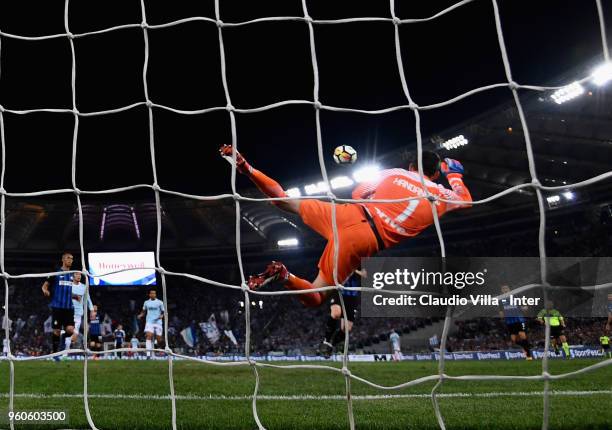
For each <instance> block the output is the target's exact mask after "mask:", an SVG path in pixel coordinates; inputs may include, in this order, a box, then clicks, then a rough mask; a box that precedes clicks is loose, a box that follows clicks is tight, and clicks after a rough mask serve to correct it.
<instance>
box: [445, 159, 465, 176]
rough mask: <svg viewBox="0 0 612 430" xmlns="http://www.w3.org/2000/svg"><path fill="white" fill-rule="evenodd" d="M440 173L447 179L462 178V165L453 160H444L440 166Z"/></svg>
mask: <svg viewBox="0 0 612 430" xmlns="http://www.w3.org/2000/svg"><path fill="white" fill-rule="evenodd" d="M440 171H441V172H442V174H443V175H444V176H446V177H447V178H448V177H451V178H452V177H453V176H455V177H459V178H460V177H462V176H463V173H464V168H463V164H461V163H460V162H459V161H458V160H455V159H453V158H445V159H444V161H443V162H442V164H441V165H440Z"/></svg>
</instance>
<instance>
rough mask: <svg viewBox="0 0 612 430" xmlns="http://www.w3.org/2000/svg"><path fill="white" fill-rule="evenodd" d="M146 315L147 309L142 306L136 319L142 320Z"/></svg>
mask: <svg viewBox="0 0 612 430" xmlns="http://www.w3.org/2000/svg"><path fill="white" fill-rule="evenodd" d="M146 314H147V309H146V308H145V307H144V305H143V306H142V311H141V312H140V313H139V314H138V319H139V320H140V319H142V318H143V317H144V316H145V315H146Z"/></svg>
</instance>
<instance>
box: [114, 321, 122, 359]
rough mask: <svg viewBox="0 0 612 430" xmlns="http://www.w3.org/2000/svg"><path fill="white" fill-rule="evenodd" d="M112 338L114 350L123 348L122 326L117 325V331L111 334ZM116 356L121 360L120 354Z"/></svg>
mask: <svg viewBox="0 0 612 430" xmlns="http://www.w3.org/2000/svg"><path fill="white" fill-rule="evenodd" d="M113 337H114V338H115V349H121V348H123V343H124V342H125V331H124V330H123V326H122V325H121V324H118V325H117V329H116V330H115V331H114V332H113ZM116 355H117V356H118V357H119V358H121V356H122V353H121V352H117V353H116Z"/></svg>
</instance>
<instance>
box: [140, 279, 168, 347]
mask: <svg viewBox="0 0 612 430" xmlns="http://www.w3.org/2000/svg"><path fill="white" fill-rule="evenodd" d="M164 312H165V309H164V302H162V301H161V300H159V299H158V298H157V291H155V290H154V289H150V290H149V300H147V301H145V302H144V304H143V305H142V312H141V313H140V314H139V315H138V318H139V319H141V318H142V317H143V316H145V315H146V324H145V329H144V331H145V336H146V341H145V344H146V348H147V357H148V358H151V352H152V351H151V350H152V349H153V336H155V337H156V338H157V343H158V345H160V347H161V345H162V343H163V338H162V333H163V331H164V330H163V328H162V320H163V318H164Z"/></svg>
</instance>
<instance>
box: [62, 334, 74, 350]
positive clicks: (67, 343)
mask: <svg viewBox="0 0 612 430" xmlns="http://www.w3.org/2000/svg"><path fill="white" fill-rule="evenodd" d="M64 343H65V345H66V348H65V349H70V344H71V343H72V337H71V336H68V337H66V339H64Z"/></svg>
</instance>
